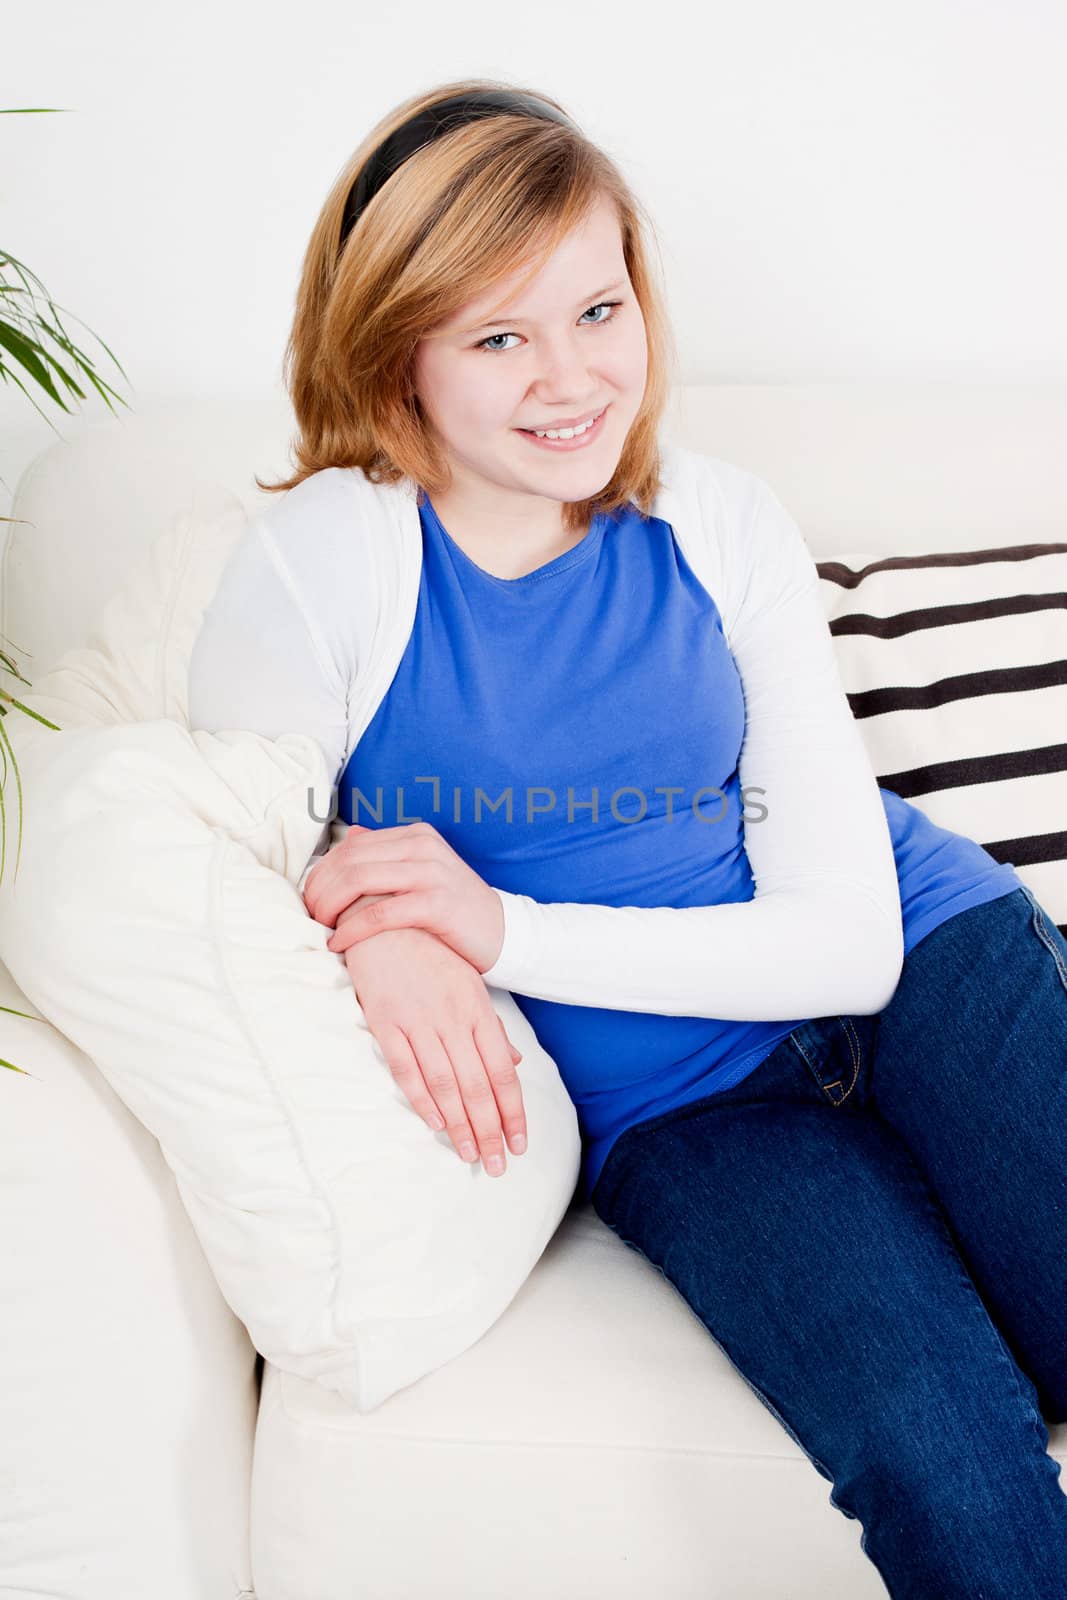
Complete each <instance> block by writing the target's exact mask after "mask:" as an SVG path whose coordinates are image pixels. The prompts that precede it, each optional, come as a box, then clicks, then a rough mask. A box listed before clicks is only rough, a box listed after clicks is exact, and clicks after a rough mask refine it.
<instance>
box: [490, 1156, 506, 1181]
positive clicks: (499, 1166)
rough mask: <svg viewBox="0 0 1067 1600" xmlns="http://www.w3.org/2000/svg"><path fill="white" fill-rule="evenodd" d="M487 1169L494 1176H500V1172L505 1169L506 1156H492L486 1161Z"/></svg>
mask: <svg viewBox="0 0 1067 1600" xmlns="http://www.w3.org/2000/svg"><path fill="white" fill-rule="evenodd" d="M485 1170H486V1172H491V1173H492V1174H493V1177H494V1178H499V1176H500V1174H501V1173H502V1172H503V1170H504V1157H503V1156H490V1157H489V1160H488V1161H487V1162H486V1163H485Z"/></svg>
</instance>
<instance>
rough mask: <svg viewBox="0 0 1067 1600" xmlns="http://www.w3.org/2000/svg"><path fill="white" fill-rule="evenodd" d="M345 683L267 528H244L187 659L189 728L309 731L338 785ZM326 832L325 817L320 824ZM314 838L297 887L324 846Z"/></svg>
mask: <svg viewBox="0 0 1067 1600" xmlns="http://www.w3.org/2000/svg"><path fill="white" fill-rule="evenodd" d="M347 706H348V685H347V683H346V682H345V681H344V679H343V677H342V675H341V673H340V671H339V670H338V668H337V665H336V663H335V662H334V661H333V660H332V659H331V656H330V652H329V650H328V649H327V647H326V645H325V642H324V640H323V637H322V634H321V631H320V629H319V628H318V627H317V626H316V623H315V619H314V616H313V614H312V612H311V610H310V609H309V607H308V606H307V604H306V603H305V601H304V599H303V597H302V595H301V593H300V590H299V588H298V586H297V583H296V580H295V578H294V576H293V573H292V571H291V570H290V568H289V566H288V564H287V563H286V561H285V559H284V557H283V556H282V553H281V551H280V550H279V549H278V546H277V544H276V542H275V541H274V539H272V537H271V535H270V531H269V530H268V529H267V528H266V527H265V525H264V524H263V522H262V520H253V521H252V522H250V524H249V526H248V528H247V530H246V532H245V533H244V534H243V535H242V537H241V539H240V541H239V542H238V544H237V545H236V547H235V549H234V551H233V554H232V555H231V557H230V559H229V561H228V562H227V564H226V567H225V569H224V571H223V574H222V577H221V579H220V581H219V585H218V588H217V589H216V591H215V593H214V595H213V596H212V600H211V603H210V605H209V606H208V608H207V610H206V611H205V614H204V621H203V623H202V625H201V628H200V631H199V633H198V634H197V637H196V641H195V643H194V645H193V649H192V651H191V653H190V657H189V727H190V730H196V729H202V730H203V731H204V732H205V733H220V732H222V731H224V730H233V731H245V732H250V733H259V734H262V735H264V737H266V738H268V739H277V738H278V737H279V736H280V735H282V734H284V733H303V734H310V735H311V737H312V738H314V739H316V740H317V741H318V743H319V744H320V745H321V747H322V750H323V753H324V755H325V757H326V763H327V768H328V771H329V773H330V782H331V785H334V786H336V784H337V781H338V778H339V777H340V774H341V772H342V770H343V768H344V764H345V760H346V759H347V753H348V709H347ZM323 826H324V829H325V828H326V819H324V822H323ZM328 843H329V841H328V839H327V838H325V836H324V838H323V839H322V840H320V843H319V846H318V847H317V848H316V851H315V854H314V855H313V856H312V858H311V860H310V861H309V862H308V865H307V867H306V868H305V869H304V872H303V874H302V876H301V879H300V885H299V887H300V888H301V890H302V889H303V885H304V882H305V881H306V879H307V876H308V874H309V873H310V871H311V869H312V867H313V866H315V865H316V864H317V862H318V860H319V857H320V855H321V854H322V852H323V850H324V849H325V848H327V846H328Z"/></svg>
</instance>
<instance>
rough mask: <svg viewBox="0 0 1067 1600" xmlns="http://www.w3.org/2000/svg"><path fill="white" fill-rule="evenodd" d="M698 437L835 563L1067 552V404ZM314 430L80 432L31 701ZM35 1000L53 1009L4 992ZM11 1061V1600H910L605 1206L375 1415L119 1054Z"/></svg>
mask: <svg viewBox="0 0 1067 1600" xmlns="http://www.w3.org/2000/svg"><path fill="white" fill-rule="evenodd" d="M670 425H671V426H672V428H673V429H674V430H675V431H676V432H677V434H678V436H679V437H680V438H682V439H683V440H684V442H687V443H689V444H692V445H694V446H695V447H697V448H699V449H702V450H706V451H707V452H709V453H710V454H714V455H717V456H723V457H726V458H727V459H729V460H733V461H736V462H737V463H739V464H740V465H743V466H746V467H749V468H750V469H752V470H753V471H756V472H758V473H759V474H760V475H761V476H762V477H764V478H765V479H767V481H768V482H770V483H771V484H772V485H773V487H774V488H775V490H776V491H777V493H778V494H779V495H780V496H781V498H782V500H783V501H784V503H785V505H786V506H787V508H788V509H789V510H790V511H791V513H792V514H793V515H794V516H795V517H796V519H797V521H798V522H799V524H800V526H801V528H802V529H803V530H804V533H805V535H806V537H807V540H808V543H809V546H810V548H811V549H812V552H813V554H814V555H815V557H816V559H824V558H826V557H829V556H834V555H837V554H841V553H844V552H857V551H860V552H869V554H870V555H871V556H878V555H879V554H883V553H900V552H903V551H908V550H914V551H919V550H925V551H932V550H938V549H945V550H953V549H972V548H976V547H978V546H982V545H990V546H991V545H1004V544H1009V543H1011V544H1017V543H1022V542H1024V541H1027V540H1034V541H1038V540H1041V541H1045V540H1049V541H1051V540H1063V539H1064V538H1065V537H1067V467H1065V465H1064V451H1063V438H1064V429H1065V425H1067V387H1065V386H1063V385H1013V386H989V387H986V388H978V387H975V386H959V385H944V384H939V385H919V386H914V385H909V384H905V383H893V384H882V385H857V384H839V385H812V386H743V387H742V386H722V387H711V386H700V387H693V388H689V389H685V390H681V391H679V393H678V394H677V396H676V401H675V412H674V416H673V417H672V419H671V424H670ZM290 430H291V418H290V415H289V411H288V407H287V405H286V404H285V403H284V401H273V400H272V401H269V402H264V401H263V400H262V399H261V398H259V399H257V397H254V396H238V397H231V398H229V399H226V400H224V401H219V400H215V401H208V400H204V401H202V402H200V401H195V402H194V401H186V402H182V403H175V404H174V405H170V406H167V407H162V406H155V407H152V408H150V409H149V410H148V411H146V412H145V413H143V414H136V415H133V416H124V417H123V418H122V419H121V420H119V421H116V420H113V419H110V418H106V419H104V420H102V421H97V422H94V423H85V422H83V421H79V422H77V423H75V424H74V425H72V426H71V427H69V428H68V430H67V431H68V438H67V440H66V441H65V442H61V443H58V444H56V445H53V446H51V447H50V448H49V449H48V450H46V451H45V452H43V454H42V455H41V456H39V457H38V458H37V459H36V460H35V461H33V462H32V463H31V464H30V466H29V467H28V468H27V470H26V471H25V473H24V474H23V476H22V478H21V480H20V482H19V485H18V488H17V491H16V495H15V501H14V506H13V510H12V515H13V516H15V517H21V518H25V519H27V522H26V524H25V525H23V524H15V525H14V527H13V530H12V531H11V533H10V536H9V538H8V541H7V544H6V548H5V551H4V560H3V569H2V579H0V633H2V634H3V635H4V636H5V639H6V640H8V641H10V642H11V643H13V644H14V645H16V646H18V647H19V649H20V650H21V651H28V652H30V653H31V659H29V660H28V661H27V659H26V657H24V656H21V655H20V656H19V658H18V659H19V662H20V665H22V669H23V670H24V671H25V672H26V675H27V676H28V677H30V678H31V679H34V678H37V677H39V676H40V675H41V673H43V671H44V670H45V669H46V668H47V667H48V666H50V665H51V664H52V662H53V661H54V660H55V659H56V658H57V657H58V656H59V655H60V654H61V653H62V652H63V651H64V650H65V649H66V648H67V647H68V646H70V645H72V644H80V643H83V642H84V640H85V638H86V636H87V633H88V628H89V623H90V620H91V618H92V617H93V616H94V615H95V614H96V613H97V612H98V610H99V608H100V606H101V605H102V604H103V602H104V601H105V600H106V599H107V598H108V596H109V595H110V594H111V593H112V591H113V590H114V589H115V588H116V587H117V585H118V584H119V582H120V580H121V579H122V577H123V575H124V571H125V567H126V564H127V563H128V561H129V559H130V558H131V557H132V556H133V555H135V554H136V553H138V552H140V551H142V550H143V548H144V546H145V544H146V543H147V542H149V541H151V540H152V539H154V538H155V537H156V536H157V535H158V534H159V533H160V532H162V531H163V529H164V528H165V527H166V526H167V524H168V522H169V521H170V519H171V518H172V517H173V516H174V515H175V514H176V513H177V511H178V509H179V508H180V506H181V505H182V504H183V503H184V502H185V501H186V499H187V498H188V495H189V492H190V490H191V489H192V488H193V487H194V484H195V483H198V482H201V481H202V482H204V483H205V484H222V485H224V486H225V487H227V488H229V489H231V490H232V491H233V492H234V493H236V494H237V495H238V496H239V497H240V498H241V499H242V500H243V501H244V502H245V503H246V504H247V505H249V506H250V507H252V506H255V505H256V504H258V503H259V502H260V501H261V500H265V499H266V498H267V497H266V496H263V495H261V494H260V492H259V491H258V490H257V489H256V487H255V485H254V483H253V474H255V473H258V474H259V475H260V476H263V477H268V478H269V477H274V476H276V475H278V473H279V472H280V470H281V469H282V468H283V467H284V465H285V463H286V452H287V445H288V439H289V434H290ZM5 648H6V645H5ZM5 683H6V685H7V687H8V689H9V690H10V691H12V692H15V693H17V686H16V685H15V684H14V683H13V682H12V681H11V680H10V679H6V680H5ZM9 715H12V716H15V715H18V713H16V712H11V713H9ZM5 801H6V806H7V818H8V838H7V865H6V867H5V871H6V872H10V871H11V870H12V865H13V859H14V848H15V826H16V816H15V808H16V803H17V802H16V797H15V793H14V787H13V783H12V782H11V781H9V782H8V785H7V788H6V790H5ZM1038 892H1039V894H1040V893H1041V890H1040V889H1039V890H1038ZM0 1005H4V1006H13V1007H17V1008H18V1009H20V1010H24V1011H32V1009H33V1008H32V1007H31V1006H30V1004H29V1002H28V1001H27V1000H26V999H25V997H24V996H23V995H22V994H21V993H20V992H19V990H18V989H17V988H16V987H15V985H14V983H13V982H12V980H11V979H10V976H9V975H8V974H7V973H6V972H4V971H3V969H2V968H0ZM0 1057H2V1058H3V1059H4V1060H5V1061H8V1062H15V1063H17V1064H18V1065H20V1066H22V1067H25V1068H26V1069H27V1070H28V1071H29V1072H30V1073H32V1074H33V1077H24V1076H20V1075H18V1074H16V1073H13V1072H8V1071H3V1070H0V1095H2V1096H3V1100H2V1104H0V1126H2V1128H3V1133H4V1137H3V1139H2V1141H0V1192H2V1194H3V1199H4V1218H5V1221H4V1228H3V1244H2V1250H3V1262H2V1266H0V1491H2V1495H3V1499H2V1505H3V1510H2V1513H0V1517H2V1522H0V1594H3V1595H4V1596H5V1597H6V1600H29V1596H31V1595H32V1596H34V1597H35V1600H39V1597H41V1596H53V1597H57V1600H58V1597H63V1600H104V1597H105V1596H106V1600H134V1597H137V1600H143V1597H144V1596H146V1595H149V1594H151V1595H152V1597H153V1600H236V1597H239V1596H245V1597H249V1596H252V1595H253V1594H255V1595H256V1596H257V1597H258V1600H348V1597H352V1600H354V1597H355V1596H357V1595H358V1596H361V1597H362V1596H366V1597H368V1600H394V1597H395V1600H400V1597H404V1600H422V1597H454V1600H459V1597H462V1600H476V1597H486V1600H488V1597H494V1600H495V1597H499V1596H502V1595H508V1596H512V1597H516V1600H533V1597H535V1596H546V1595H550V1594H551V1595H553V1596H562V1597H563V1600H571V1597H574V1600H577V1597H579V1596H583V1597H584V1596H590V1595H592V1596H607V1595H612V1596H642V1597H645V1596H648V1595H650V1594H655V1595H657V1596H664V1597H682V1596H692V1597H696V1596H700V1597H702V1600H707V1597H713V1596H714V1597H721V1600H756V1597H760V1600H769V1597H775V1600H780V1597H783V1596H786V1595H788V1596H789V1597H790V1600H807V1597H809V1596H810V1597H813V1600H814V1597H815V1596H818V1597H820V1600H823V1597H825V1596H826V1595H829V1594H833V1595H848V1596H849V1597H850V1600H864V1597H866V1596H870V1597H872V1600H874V1597H876V1596H879V1595H882V1594H884V1592H885V1591H884V1587H883V1585H882V1583H881V1580H880V1579H879V1578H878V1576H877V1574H876V1572H875V1570H874V1569H873V1567H872V1566H871V1565H870V1563H869V1562H868V1561H867V1560H866V1558H865V1557H864V1556H863V1555H862V1553H861V1551H860V1548H859V1539H860V1532H861V1530H860V1527H859V1524H858V1523H856V1522H855V1521H852V1520H848V1519H846V1518H844V1517H843V1516H841V1514H840V1513H839V1512H838V1511H836V1510H835V1509H834V1508H833V1507H832V1506H831V1505H830V1503H829V1493H830V1487H829V1485H828V1484H827V1482H826V1480H825V1479H823V1478H822V1477H820V1476H819V1475H818V1474H817V1473H816V1472H815V1470H814V1469H813V1467H812V1465H811V1464H810V1463H809V1462H808V1460H807V1459H806V1458H805V1456H804V1455H803V1453H802V1452H801V1450H800V1449H799V1448H798V1447H797V1446H796V1445H795V1443H794V1442H793V1440H792V1439H791V1438H790V1437H789V1436H788V1435H787V1434H786V1432H785V1431H784V1430H783V1429H782V1428H781V1426H780V1424H779V1423H778V1421H777V1420H776V1418H775V1417H773V1416H772V1415H771V1414H770V1412H769V1411H768V1410H767V1409H766V1408H765V1407H764V1406H763V1405H762V1403H761V1402H760V1400H759V1398H758V1397H757V1396H756V1395H755V1394H754V1392H753V1391H752V1390H751V1389H750V1387H749V1386H748V1385H747V1383H746V1382H745V1381H744V1379H743V1378H742V1377H741V1376H740V1374H739V1373H738V1372H737V1371H736V1370H735V1369H734V1367H733V1366H732V1365H731V1363H730V1362H729V1361H728V1359H727V1358H726V1356H725V1355H724V1354H723V1352H722V1351H721V1350H720V1349H719V1348H718V1346H717V1345H716V1344H715V1343H714V1341H713V1340H712V1339H710V1338H709V1337H708V1335H707V1333H706V1331H705V1330H704V1328H703V1327H702V1325H701V1324H700V1323H699V1321H698V1320H697V1319H696V1318H695V1317H694V1316H693V1314H692V1313H691V1312H690V1311H689V1309H688V1307H687V1306H686V1304H685V1302H684V1301H683V1300H682V1299H681V1297H680V1296H679V1295H678V1294H677V1293H676V1292H675V1290H674V1289H673V1287H672V1286H671V1285H670V1284H669V1283H668V1282H667V1281H666V1279H665V1278H664V1277H663V1276H662V1275H661V1274H660V1273H658V1272H657V1271H656V1270H655V1269H654V1268H652V1267H651V1266H650V1265H649V1264H648V1263H647V1262H646V1261H645V1260H643V1259H642V1258H641V1257H639V1256H638V1255H637V1254H636V1253H635V1252H633V1251H630V1250H628V1249H627V1248H626V1247H625V1246H624V1245H623V1244H622V1243H621V1242H620V1241H619V1240H618V1239H616V1238H615V1236H614V1235H613V1234H612V1233H611V1232H610V1231H609V1230H608V1229H606V1228H605V1227H604V1226H603V1225H602V1224H601V1223H600V1221H599V1219H598V1218H597V1216H596V1215H595V1213H594V1212H593V1210H592V1208H591V1207H587V1206H578V1205H577V1204H572V1206H571V1209H570V1210H569V1211H568V1213H567V1215H566V1217H565V1219H564V1221H563V1223H562V1225H561V1226H560V1228H559V1229H558V1232H557V1233H556V1234H555V1236H554V1238H553V1239H552V1241H551V1244H550V1245H549V1247H548V1249H547V1250H546V1251H545V1253H544V1255H543V1257H542V1258H541V1260H540V1261H539V1262H538V1265H537V1267H536V1268H535V1270H534V1271H533V1273H532V1274H531V1276H530V1277H529V1279H528V1280H527V1282H526V1284H525V1286H524V1287H523V1289H522V1290H521V1291H520V1293H519V1295H518V1296H517V1298H516V1299H515V1300H514V1302H513V1303H512V1304H511V1305H510V1306H509V1308H508V1310H507V1311H506V1313H505V1314H504V1315H503V1316H502V1317H501V1318H500V1320H499V1321H498V1322H497V1323H496V1324H495V1325H494V1326H493V1327H492V1328H491V1330H490V1331H489V1333H488V1334H487V1335H485V1336H484V1337H483V1338H482V1339H481V1340H479V1342H478V1343H477V1344H476V1345H475V1346H474V1347H473V1348H472V1349H470V1350H469V1351H467V1352H466V1353H465V1354H464V1355H463V1356H461V1357H459V1358H458V1359H456V1360H454V1361H452V1362H450V1363H449V1364H448V1365H446V1366H445V1367H443V1368H441V1369H440V1370H438V1371H436V1372H434V1373H432V1374H431V1375H430V1376H429V1377H427V1378H425V1379H423V1380H421V1381H420V1382H418V1383H416V1384H414V1385H412V1386H410V1387H409V1388H407V1389H405V1390H403V1391H402V1392H400V1393H398V1394H396V1395H394V1396H393V1397H392V1398H391V1399H389V1400H388V1401H387V1402H386V1403H385V1404H384V1405H382V1406H380V1407H379V1408H378V1409H377V1410H375V1411H373V1412H371V1413H369V1414H365V1415H364V1414H358V1413H355V1412H353V1411H352V1410H351V1409H348V1408H346V1407H345V1405H344V1404H343V1403H342V1402H341V1401H340V1399H339V1397H338V1396H337V1395H335V1394H332V1393H330V1392H329V1391H328V1390H326V1389H324V1388H320V1387H319V1386H317V1385H314V1384H310V1383H307V1382H305V1381H303V1380H301V1379H298V1378H294V1377H293V1376H292V1375H290V1374H284V1373H281V1372H279V1371H278V1370H276V1369H275V1368H274V1367H273V1366H271V1365H270V1364H267V1365H266V1366H265V1367H264V1366H263V1364H262V1363H261V1362H259V1361H257V1358H256V1353H255V1351H254V1349H253V1348H252V1345H251V1344H250V1342H249V1339H248V1336H247V1333H246V1331H245V1329H244V1326H243V1325H242V1323H240V1322H239V1321H238V1320H237V1318H236V1317H235V1316H234V1315H233V1313H232V1312H231V1311H230V1309H229V1307H228V1306H227V1304H226V1303H225V1301H224V1300H223V1298H222V1296H221V1293H220V1292H219V1290H218V1288H217V1286H216V1284H215V1281H214V1279H213V1277H212V1275H211V1273H210V1271H209V1269H208V1267H207V1264H206V1261H205V1258H204V1256H203V1253H202V1251H201V1249H200V1245H199V1243H198V1241H197V1238H196V1236H195V1235H194V1233H193V1232H192V1229H191V1226H190V1224H189V1222H188V1220H187V1218H186V1215H185V1212H184V1210H183V1208H182V1205H181V1203H180V1201H179V1199H178V1196H177V1191H176V1189H175V1185H174V1181H173V1178H172V1176H171V1173H170V1170H169V1169H168V1167H167V1166H166V1164H165V1163H164V1161H163V1159H162V1157H161V1154H160V1151H159V1147H158V1145H157V1144H156V1142H155V1140H154V1139H153V1138H152V1137H151V1136H150V1135H149V1134H147V1133H146V1131H145V1130H144V1128H142V1127H141V1125H140V1124H139V1123H138V1122H137V1121H136V1120H135V1119H134V1118H133V1116H132V1115H131V1114H130V1113H129V1111H127V1110H126V1108H125V1107H124V1106H123V1105H122V1104H121V1102H120V1101H119V1100H118V1099H117V1098H116V1096H115V1095H114V1093H113V1092H112V1090H111V1089H110V1088H109V1087H108V1085H107V1084H106V1083H105V1082H104V1080H103V1078H102V1077H101V1076H100V1074H99V1073H98V1072H97V1071H96V1069H95V1068H94V1066H93V1064H92V1063H91V1062H90V1061H89V1060H88V1058H87V1057H85V1056H84V1055H83V1054H82V1053H81V1052H79V1051H78V1050H76V1049H75V1048H74V1047H73V1046H72V1045H71V1044H70V1043H69V1042H68V1041H67V1040H66V1039H65V1038H64V1037H63V1036H62V1035H61V1034H60V1033H59V1032H58V1031H57V1030H56V1029H55V1028H54V1027H52V1025H51V1024H50V1023H48V1022H45V1021H44V1020H42V1019H34V1020H23V1019H21V1018H18V1017H14V1016H9V1015H6V1014H3V1013H0ZM261 1377H262V1392H260V1387H261V1386H260V1378H261ZM1051 1450H1052V1453H1053V1454H1054V1455H1055V1456H1056V1458H1057V1459H1058V1460H1061V1461H1062V1460H1065V1459H1067V1425H1065V1426H1057V1427H1053V1428H1052V1429H1051Z"/></svg>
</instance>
